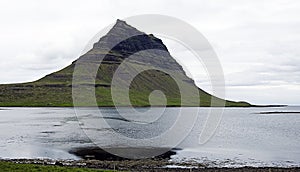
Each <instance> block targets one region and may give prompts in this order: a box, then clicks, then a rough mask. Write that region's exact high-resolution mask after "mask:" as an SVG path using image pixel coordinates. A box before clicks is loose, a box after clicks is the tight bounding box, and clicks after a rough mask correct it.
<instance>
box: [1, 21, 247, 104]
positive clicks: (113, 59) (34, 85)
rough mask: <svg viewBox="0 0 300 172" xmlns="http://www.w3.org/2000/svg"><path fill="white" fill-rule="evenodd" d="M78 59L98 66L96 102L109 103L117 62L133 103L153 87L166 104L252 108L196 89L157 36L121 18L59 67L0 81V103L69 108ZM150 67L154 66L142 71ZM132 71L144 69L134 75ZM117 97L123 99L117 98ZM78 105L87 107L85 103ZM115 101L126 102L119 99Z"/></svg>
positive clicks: (144, 98) (144, 97) (145, 97)
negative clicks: (38, 74) (213, 102)
mask: <svg viewBox="0 0 300 172" xmlns="http://www.w3.org/2000/svg"><path fill="white" fill-rule="evenodd" d="M116 43H117V44H116ZM115 44H116V45H115ZM101 61H102V62H101ZM77 62H81V63H86V64H87V65H94V66H95V65H100V67H99V69H98V68H97V69H98V72H97V74H96V76H95V84H94V85H92V87H94V88H95V96H96V101H97V104H98V106H114V103H113V101H112V94H111V90H112V88H115V86H114V85H113V86H112V80H113V77H114V74H115V73H116V72H117V71H118V69H120V68H121V67H122V66H123V71H121V74H120V77H119V78H118V82H119V85H121V86H124V85H128V86H129V98H130V102H131V104H132V105H133V106H149V95H151V92H152V91H154V90H161V91H162V92H163V93H164V94H165V97H166V99H167V105H168V106H181V105H183V106H210V103H211V99H212V98H214V99H215V100H217V101H225V103H226V106H251V105H250V104H249V103H246V102H234V101H227V100H222V99H219V98H217V97H214V96H212V95H210V94H208V93H207V92H205V91H204V90H202V89H200V88H198V87H197V86H196V85H195V83H194V81H193V80H192V79H191V78H189V77H187V76H186V74H185V71H184V70H183V68H182V66H181V65H180V64H178V63H177V62H176V60H174V58H173V57H172V56H171V55H170V53H169V51H168V49H167V47H166V46H165V45H164V44H163V42H162V40H160V39H158V38H156V37H155V36H154V35H152V34H146V33H143V32H141V31H139V30H137V29H136V28H134V27H132V26H130V25H128V24H127V23H126V22H125V21H121V20H117V22H116V24H115V25H114V26H113V28H112V29H111V30H110V31H109V32H108V33H107V34H106V35H105V36H103V37H102V38H101V39H100V40H99V41H98V42H96V43H95V44H94V45H93V48H92V49H91V50H90V51H88V52H87V53H86V54H84V55H82V56H81V57H79V59H77V60H75V61H74V62H73V63H72V64H71V65H69V66H67V67H65V68H64V69H62V70H60V71H57V72H54V73H52V74H49V75H46V76H45V77H43V78H41V79H39V80H37V81H34V82H28V83H22V84H5V85H0V106H73V103H72V87H73V86H74V83H72V78H73V72H74V69H75V65H76V63H77ZM124 64H125V65H124ZM124 66H126V67H125V68H124ZM149 67H154V68H153V69H149V70H145V69H148V68H149ZM157 69H162V70H157ZM87 70H88V68H87ZM136 70H144V71H142V72H140V73H138V74H137V75H136V76H133V74H134V73H135V72H136ZM164 71H165V72H164ZM83 75H84V74H83ZM87 75H88V72H87V74H85V75H84V76H82V77H83V78H84V77H85V78H87V77H89V76H87ZM172 77H173V78H172ZM129 78H132V82H129ZM174 78H176V81H175V80H174ZM177 82H178V83H180V84H179V85H181V86H183V87H184V88H185V89H184V90H185V91H184V92H183V93H184V94H185V96H186V97H190V99H189V100H188V101H186V102H181V101H182V100H181V97H180V95H181V94H182V92H181V91H182V90H181V87H179V86H178V83H177ZM189 90H196V91H197V94H198V93H199V95H200V103H199V100H198V99H199V97H197V96H196V94H195V92H192V91H189ZM118 99H122V96H119V97H118ZM153 99H154V100H155V101H154V105H157V106H159V105H161V103H162V100H161V99H162V98H161V97H159V96H157V97H156V96H154V98H153ZM195 99H197V101H195ZM80 105H82V106H92V104H89V103H86V102H82V103H81V104H80ZM119 105H122V106H128V105H129V104H128V103H126V102H125V103H122V102H121V103H120V104H119Z"/></svg>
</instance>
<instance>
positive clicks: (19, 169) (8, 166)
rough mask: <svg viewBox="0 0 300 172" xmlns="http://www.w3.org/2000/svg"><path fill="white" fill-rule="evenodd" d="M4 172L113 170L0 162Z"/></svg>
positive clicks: (0, 168)
mask: <svg viewBox="0 0 300 172" xmlns="http://www.w3.org/2000/svg"><path fill="white" fill-rule="evenodd" d="M0 171H1V172H2V171H3V172H6V171H7V172H44V171H45V172H111V171H113V170H98V169H88V168H74V167H60V166H54V165H38V164H18V163H13V162H5V161H0Z"/></svg>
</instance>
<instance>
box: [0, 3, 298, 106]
mask: <svg viewBox="0 0 300 172" xmlns="http://www.w3.org/2000/svg"><path fill="white" fill-rule="evenodd" d="M139 14H164V15H169V16H173V17H177V18H179V19H182V20H184V21H186V22H188V23H190V24H191V25H193V26H194V27H196V28H197V29H198V30H199V31H200V32H201V33H202V34H203V35H204V36H205V37H206V38H207V39H208V40H209V42H210V43H211V44H212V46H213V48H214V49H215V51H216V53H217V54H218V57H219V59H220V61H221V64H222V66H223V70H224V74H225V80H226V95H227V96H226V97H227V98H229V99H232V100H244V101H249V102H251V103H254V104H300V1H299V0H280V1H279V0H268V1H266V0H224V1H221V0H214V1H211V0H206V1H203V0H190V1H186V0H185V1H184V0H182V1H175V0H163V1H162V0H144V1H141V0H93V1H91V0H90V1H89V0H82V1H76V0H69V1H61V0H57V1H55V0H49V1H47V0H43V1H40V0H26V1H17V0H0V24H1V27H0V31H1V32H0V57H1V61H0V75H1V77H0V83H16V82H25V81H33V80H36V79H38V78H40V77H43V76H44V75H46V74H49V73H51V72H54V71H56V70H58V69H61V68H63V67H65V66H67V65H68V64H70V63H71V62H72V61H74V60H75V59H76V58H78V56H79V55H80V53H81V51H82V50H83V49H84V46H85V45H86V44H87V42H88V41H89V40H90V39H91V38H92V37H93V36H94V35H95V34H96V33H97V32H98V31H99V30H101V29H102V28H104V27H106V26H107V25H109V24H112V23H113V22H115V20H116V19H117V18H119V19H123V18H126V17H130V16H133V15H139ZM164 42H165V43H166V44H167V46H168V48H169V49H170V51H171V53H172V54H173V55H174V56H178V55H180V53H179V52H178V49H177V47H176V45H175V44H172V43H170V42H169V41H167V40H166V41H164ZM190 68H191V71H193V76H194V77H195V78H194V79H195V80H196V81H197V84H198V85H199V86H200V87H201V86H202V88H204V89H208V90H209V88H208V87H207V85H206V84H205V83H204V82H203V79H202V78H203V76H202V75H203V73H202V71H201V70H197V68H200V67H199V66H190Z"/></svg>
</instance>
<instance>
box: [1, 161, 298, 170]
mask: <svg viewBox="0 0 300 172" xmlns="http://www.w3.org/2000/svg"><path fill="white" fill-rule="evenodd" d="M1 161H6V162H13V163H19V164H20V163H22V164H40V165H55V166H64V167H80V168H93V169H109V170H117V171H205V172H218V171H222V172H223V171H225V172H227V171H228V172H229V171H234V172H240V171H246V172H252V171H253V172H254V171H259V172H265V171H266V172H281V171H283V172H296V171H300V168H299V167H294V168H277V167H241V168H226V167H224V168H208V167H205V166H204V165H203V164H197V163H194V162H185V163H173V162H170V161H168V160H166V159H143V160H119V161H108V160H52V159H4V160H1Z"/></svg>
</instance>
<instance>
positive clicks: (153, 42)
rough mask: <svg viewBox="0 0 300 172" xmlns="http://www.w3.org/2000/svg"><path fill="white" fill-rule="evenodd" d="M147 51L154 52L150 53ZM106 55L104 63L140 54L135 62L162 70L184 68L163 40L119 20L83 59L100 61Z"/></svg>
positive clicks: (119, 60)
mask: <svg viewBox="0 0 300 172" xmlns="http://www.w3.org/2000/svg"><path fill="white" fill-rule="evenodd" d="M147 50H152V51H148V52H147ZM107 51H108V53H105V57H104V59H103V61H104V62H111V63H113V62H121V61H122V60H124V59H126V58H129V57H130V56H131V55H134V54H136V53H138V52H140V56H141V57H139V58H137V57H135V59H134V60H135V61H137V62H141V63H143V64H145V65H146V64H148V65H152V66H156V67H160V68H167V69H172V70H181V71H182V72H183V69H182V67H181V66H180V65H179V64H178V63H177V62H176V61H175V60H174V58H173V57H172V56H171V55H170V53H169V51H168V49H167V47H166V46H165V45H164V44H163V42H162V40H160V39H158V38H156V37H155V36H154V35H152V34H149V35H147V34H145V33H143V32H141V31H139V30H137V29H136V28H134V27H132V26H130V25H128V24H127V23H126V22H125V21H121V20H117V23H116V24H115V25H114V26H113V28H112V29H111V30H110V31H109V32H108V33H107V34H106V35H105V36H103V37H102V38H101V39H100V40H99V41H98V42H96V43H95V44H94V46H93V48H92V50H91V51H90V52H88V53H87V54H85V55H83V56H82V57H81V58H84V59H86V60H88V59H89V60H91V61H93V62H97V61H99V57H101V55H103V52H107Z"/></svg>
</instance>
